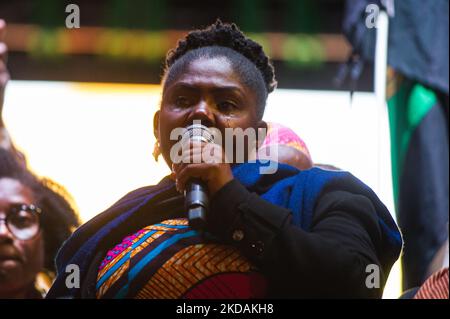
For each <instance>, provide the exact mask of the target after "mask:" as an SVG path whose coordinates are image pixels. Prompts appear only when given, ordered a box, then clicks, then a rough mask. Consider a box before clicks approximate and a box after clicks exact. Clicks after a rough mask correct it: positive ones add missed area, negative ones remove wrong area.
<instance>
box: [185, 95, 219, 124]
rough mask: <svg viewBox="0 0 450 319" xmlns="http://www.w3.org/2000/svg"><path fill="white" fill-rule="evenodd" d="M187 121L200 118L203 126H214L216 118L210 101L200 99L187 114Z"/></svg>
mask: <svg viewBox="0 0 450 319" xmlns="http://www.w3.org/2000/svg"><path fill="white" fill-rule="evenodd" d="M188 120H189V123H192V122H193V121H194V120H200V121H201V122H202V124H203V125H205V126H215V124H216V120H215V116H214V112H213V109H212V107H211V106H210V103H208V101H205V100H203V99H202V100H200V101H199V102H198V103H197V104H196V105H195V106H194V107H193V108H192V111H191V113H190V115H189V119H188Z"/></svg>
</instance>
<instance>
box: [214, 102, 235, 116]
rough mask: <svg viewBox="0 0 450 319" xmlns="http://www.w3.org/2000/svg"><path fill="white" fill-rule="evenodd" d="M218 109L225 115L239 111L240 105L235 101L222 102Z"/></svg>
mask: <svg viewBox="0 0 450 319" xmlns="http://www.w3.org/2000/svg"><path fill="white" fill-rule="evenodd" d="M217 108H218V109H219V111H220V112H223V113H230V112H233V111H235V110H237V109H239V107H238V105H237V104H236V103H235V102H233V101H222V102H220V103H218V104H217Z"/></svg>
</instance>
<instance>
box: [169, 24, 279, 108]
mask: <svg viewBox="0 0 450 319" xmlns="http://www.w3.org/2000/svg"><path fill="white" fill-rule="evenodd" d="M222 56H223V57H226V58H228V60H229V61H230V62H231V64H232V66H233V69H234V70H235V71H237V72H238V73H239V75H240V77H241V80H242V81H243V82H244V83H245V84H246V85H248V86H249V87H251V88H252V89H254V91H255V92H256V94H257V97H258V100H259V103H258V104H259V107H260V115H261V117H262V113H263V112H264V108H265V102H266V99H267V95H268V94H269V93H270V92H272V91H273V90H274V89H275V88H276V86H277V82H276V80H275V72H274V67H273V65H272V63H271V61H270V60H269V58H268V57H267V55H266V54H265V53H264V51H263V48H262V46H261V45H260V44H258V43H256V42H255V41H253V40H251V39H249V38H247V37H246V36H245V35H244V34H243V33H242V31H241V30H239V28H238V27H237V26H236V24H234V23H232V24H229V23H223V22H221V21H220V20H217V21H216V22H215V23H214V24H212V25H210V26H209V27H207V28H206V29H203V30H193V31H191V32H189V33H188V34H187V35H186V37H185V38H184V39H182V40H180V41H179V42H178V45H177V47H176V48H174V49H172V50H170V51H169V52H168V53H167V56H166V61H165V70H164V77H163V83H164V86H166V85H167V84H168V83H169V82H172V81H173V80H174V79H176V78H178V76H179V75H180V74H181V73H182V72H183V71H184V70H185V68H186V67H187V66H188V65H189V63H190V62H192V61H194V60H197V59H199V58H205V57H206V58H214V57H222Z"/></svg>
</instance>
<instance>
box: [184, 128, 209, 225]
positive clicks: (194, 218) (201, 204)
mask: <svg viewBox="0 0 450 319" xmlns="http://www.w3.org/2000/svg"><path fill="white" fill-rule="evenodd" d="M182 140H183V141H184V142H198V143H200V142H206V143H212V142H213V140H214V137H213V135H212V134H211V131H210V130H209V128H208V127H206V126H204V125H202V124H199V123H194V124H193V125H190V126H188V127H187V128H186V131H185V133H184V134H183V136H182ZM184 196H185V208H186V209H187V211H188V219H189V226H190V227H192V228H193V229H195V230H202V229H204V228H205V226H206V214H207V212H208V209H209V197H208V188H207V187H206V184H205V183H204V182H203V181H202V180H200V179H198V178H191V179H189V180H188V182H187V183H186V188H185V191H184Z"/></svg>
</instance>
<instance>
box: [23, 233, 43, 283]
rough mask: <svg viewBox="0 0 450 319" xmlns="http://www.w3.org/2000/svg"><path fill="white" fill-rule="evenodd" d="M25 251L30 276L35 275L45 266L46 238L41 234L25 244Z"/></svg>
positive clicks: (27, 270)
mask: <svg viewBox="0 0 450 319" xmlns="http://www.w3.org/2000/svg"><path fill="white" fill-rule="evenodd" d="M24 253H25V257H26V262H27V269H26V272H27V274H28V276H29V277H30V278H31V277H34V276H35V275H36V273H38V272H39V271H41V270H42V268H43V267H44V255H45V254H44V240H43V238H42V234H39V236H38V237H36V238H35V239H34V240H32V241H30V242H27V243H25V244H24Z"/></svg>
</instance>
